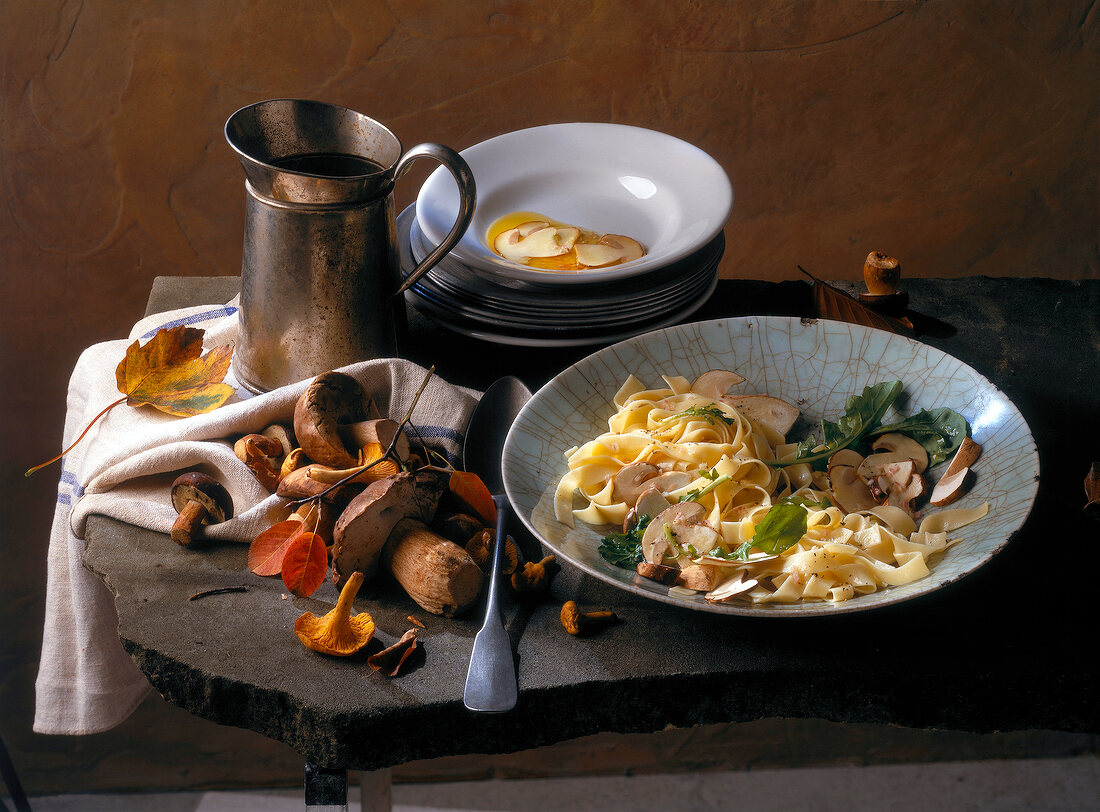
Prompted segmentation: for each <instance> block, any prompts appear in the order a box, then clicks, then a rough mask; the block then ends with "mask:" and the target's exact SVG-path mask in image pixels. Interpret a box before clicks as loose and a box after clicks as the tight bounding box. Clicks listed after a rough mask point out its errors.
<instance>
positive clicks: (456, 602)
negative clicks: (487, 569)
mask: <svg viewBox="0 0 1100 812" xmlns="http://www.w3.org/2000/svg"><path fill="white" fill-rule="evenodd" d="M382 555H383V560H384V561H385V562H386V566H387V567H388V568H389V570H390V572H391V573H392V574H393V577H394V578H395V579H397V582H398V583H399V584H401V586H402V587H403V588H404V590H405V592H407V593H408V595H409V597H410V598H412V599H413V600H414V601H416V603H417V604H418V605H419V606H420V607H421V608H422V609H425V610H426V611H428V612H431V613H432V614H433V615H442V616H443V617H454V616H455V615H460V614H462V613H463V612H465V611H466V610H467V609H469V608H470V607H471V606H473V604H474V602H475V601H476V600H477V596H478V595H479V594H480V593H481V585H482V584H483V583H484V580H485V576H484V575H483V573H482V572H481V568H480V567H478V565H477V564H476V563H474V560H473V558H471V557H470V554H469V553H468V552H466V551H465V550H464V549H462V548H461V547H459V546H458V545H457V544H455V543H454V542H453V541H448V540H447V539H445V538H443V537H442V536H440V535H439V534H437V533H434V532H432V530H431V528H429V527H428V525H426V524H425V523H424V522H422V521H420V520H418V519H412V518H405V519H402V520H401V521H399V522H398V523H397V524H396V525H395V526H394V528H393V530H392V531H391V532H390V537H389V539H387V541H386V546H385V547H384V548H383V553H382Z"/></svg>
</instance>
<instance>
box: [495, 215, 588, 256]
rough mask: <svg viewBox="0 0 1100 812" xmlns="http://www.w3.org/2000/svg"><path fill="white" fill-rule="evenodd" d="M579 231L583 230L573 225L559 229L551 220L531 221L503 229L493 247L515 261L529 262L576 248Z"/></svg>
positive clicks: (565, 252) (566, 252)
mask: <svg viewBox="0 0 1100 812" xmlns="http://www.w3.org/2000/svg"><path fill="white" fill-rule="evenodd" d="M536 226H541V227H536ZM580 233H581V232H580V229H578V228H574V227H572V226H567V227H565V228H557V227H555V226H552V225H550V224H549V223H539V222H537V221H530V222H528V223H521V224H520V225H519V226H517V227H516V228H510V229H508V230H507V231H504V232H502V233H501V234H500V235H499V236H498V237H497V238H496V240H494V241H493V249H494V250H495V251H496V252H497V253H498V254H500V255H501V256H502V257H504V258H505V259H510V260H512V261H513V262H526V261H527V260H529V259H531V258H532V257H559V256H561V255H562V254H568V253H569V252H570V251H571V250H572V249H573V245H574V243H575V242H576V241H577V238H578V237H579V236H580Z"/></svg>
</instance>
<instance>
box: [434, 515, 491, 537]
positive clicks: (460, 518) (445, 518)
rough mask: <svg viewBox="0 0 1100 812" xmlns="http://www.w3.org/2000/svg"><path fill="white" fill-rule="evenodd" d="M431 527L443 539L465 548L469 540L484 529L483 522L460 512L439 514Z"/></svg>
mask: <svg viewBox="0 0 1100 812" xmlns="http://www.w3.org/2000/svg"><path fill="white" fill-rule="evenodd" d="M431 527H432V530H434V531H435V532H437V533H439V535H441V536H443V538H445V539H450V540H451V541H453V542H454V543H455V544H461V545H463V546H465V545H466V543H467V542H469V541H470V539H472V538H473V537H474V536H476V535H477V534H478V533H480V532H481V531H482V530H484V529H485V522H483V521H481V519H479V518H477V517H476V516H471V515H470V514H469V513H463V512H461V511H457V512H452V513H446V514H444V513H442V512H441V513H440V514H437V515H436V517H435V518H434V519H432V522H431Z"/></svg>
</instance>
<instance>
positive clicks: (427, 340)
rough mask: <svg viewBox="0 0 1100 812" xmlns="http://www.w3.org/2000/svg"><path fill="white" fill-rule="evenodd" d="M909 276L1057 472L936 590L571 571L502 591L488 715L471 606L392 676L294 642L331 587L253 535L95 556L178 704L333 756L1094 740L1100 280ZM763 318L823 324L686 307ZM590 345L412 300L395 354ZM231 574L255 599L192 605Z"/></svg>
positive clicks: (160, 285)
mask: <svg viewBox="0 0 1100 812" xmlns="http://www.w3.org/2000/svg"><path fill="white" fill-rule="evenodd" d="M238 283H239V279H238V278H236V277H217V278H204V279H199V278H160V279H158V280H157V281H156V284H155V285H154V288H153V292H152V296H151V298H150V303H149V312H159V311H163V310H167V309H171V308H173V307H180V306H184V305H190V304H202V303H220V302H224V301H228V299H229V298H230V297H231V296H232V295H233V294H234V293H235V292H236V289H237V285H238ZM906 289H907V290H908V292H909V294H910V297H911V301H910V309H911V316H912V318H913V319H914V321H915V323H916V324H917V327H918V338H919V339H920V340H922V341H925V342H927V343H929V344H932V345H933V346H936V347H938V348H940V349H942V350H944V351H945V352H948V353H950V354H952V355H954V356H956V357H958V358H960V359H961V360H963V361H965V362H966V363H968V364H970V365H971V366H973V367H974V368H976V369H977V370H978V371H979V372H981V373H982V374H983V375H985V376H986V377H988V378H989V379H990V380H991V381H993V383H995V384H996V385H997V386H998V387H1000V388H1001V389H1002V390H1003V391H1004V392H1005V393H1006V394H1007V395H1008V397H1009V398H1010V399H1011V400H1012V401H1013V402H1014V403H1015V404H1016V405H1017V407H1018V408H1019V409H1020V411H1021V412H1022V413H1023V415H1024V417H1025V418H1026V420H1027V422H1028V424H1029V426H1030V427H1031V430H1032V433H1033V434H1034V436H1035V439H1036V442H1037V445H1038V449H1039V456H1040V470H1041V472H1042V473H1041V482H1040V487H1039V494H1038V499H1037V501H1036V504H1035V508H1034V511H1033V513H1032V515H1031V517H1030V519H1029V520H1028V522H1027V524H1026V525H1025V526H1024V528H1023V530H1022V531H1021V532H1020V533H1019V534H1017V537H1016V538H1015V539H1014V540H1013V541H1012V543H1010V544H1009V545H1008V546H1007V547H1006V548H1005V549H1004V550H1003V551H1002V552H1000V553H999V554H998V555H997V556H995V557H994V559H993V560H992V561H991V562H990V563H988V564H987V565H986V566H984V567H982V568H981V569H979V570H978V571H977V572H975V573H973V574H971V575H969V576H967V577H966V578H964V579H962V580H961V581H960V582H958V583H955V584H951V585H949V586H947V587H945V588H943V589H940V590H938V591H936V592H935V593H933V594H931V595H928V596H925V597H922V598H917V599H914V600H911V601H907V602H904V603H901V604H898V605H894V606H888V607H884V608H881V609H876V610H875V611H873V612H867V613H855V614H845V615H841V616H837V617H811V618H800V619H776V620H761V619H756V618H739V617H727V616H718V615H711V614H708V613H699V612H695V611H691V610H687V609H681V608H678V607H672V606H667V605H664V604H657V603H655V602H651V601H647V600H645V599H642V598H638V597H635V596H633V595H630V594H628V593H625V592H622V591H619V590H617V589H614V588H613V587H610V586H607V585H605V584H603V583H602V582H599V581H597V580H595V579H593V578H591V577H589V576H586V575H583V574H582V573H580V572H579V571H577V570H575V569H573V568H572V567H569V566H566V568H565V569H564V570H563V572H562V573H561V575H560V576H559V577H558V579H557V580H556V581H555V583H554V588H553V593H554V594H553V596H552V598H551V599H550V600H549V601H547V602H546V603H545V604H541V605H538V606H534V607H518V606H516V605H514V604H509V605H508V611H507V616H508V624H509V632H510V635H511V638H512V641H513V645H514V648H515V650H516V653H517V661H518V673H519V688H520V694H519V702H518V704H517V706H516V708H515V709H514V710H513V711H511V712H509V713H506V714H501V715H490V714H474V713H471V712H470V711H468V710H467V709H466V708H465V707H464V705H463V703H462V691H463V683H464V679H465V673H466V667H467V664H468V661H469V656H470V649H471V645H472V643H473V638H474V635H475V633H476V631H477V629H478V626H479V612H478V611H474V612H472V613H471V614H470V615H469V616H468V617H465V618H459V619H454V620H447V619H443V618H435V617H430V616H428V617H427V618H426V621H427V628H426V629H424V630H422V632H421V636H420V639H421V641H422V644H423V646H422V648H423V653H422V656H421V657H420V658H419V659H417V660H416V661H415V662H414V667H413V668H411V669H410V670H409V671H408V673H405V674H403V675H402V676H400V677H399V678H396V679H388V678H385V677H380V676H378V675H377V674H374V673H372V672H371V670H370V669H369V668H368V667H367V665H366V663H365V662H364V660H363V659H362V658H359V657H352V658H349V659H346V660H339V659H332V658H326V657H323V656H320V655H317V654H315V653H313V652H311V651H308V650H306V649H305V648H304V647H302V646H301V645H299V644H298V643H297V641H296V640H295V638H294V635H293V631H292V627H293V624H294V620H295V618H296V617H297V616H298V615H299V614H301V613H302V612H303V611H306V610H310V611H314V612H318V611H319V610H320V611H327V609H328V608H329V606H330V605H331V603H332V602H333V601H334V599H335V592H334V590H332V589H331V586H329V587H328V588H327V589H328V591H326V589H322V590H319V591H318V593H316V596H317V599H305V598H297V597H291V598H289V599H281V598H280V593H282V592H283V591H284V590H283V586H282V582H281V581H280V580H279V579H265V578H259V577H256V576H252V575H250V574H249V572H248V570H247V566H246V548H245V547H244V546H243V545H238V544H230V545H224V546H216V547H213V548H212V549H207V550H206V551H204V552H202V553H195V552H192V551H188V550H185V549H182V548H180V547H178V546H177V545H175V544H172V543H171V542H170V541H169V540H168V538H167V537H166V536H162V535H159V534H156V533H151V532H148V531H145V530H141V529H138V528H135V527H132V526H127V525H122V524H120V523H118V522H114V521H112V520H108V519H104V518H101V517H93V518H92V519H91V520H90V521H89V524H88V530H87V549H86V556H85V563H86V566H88V567H89V568H90V569H91V570H92V571H93V572H95V573H97V574H98V575H99V576H101V577H102V578H103V579H104V581H105V582H106V583H107V585H108V586H109V587H110V589H111V590H112V592H113V593H114V594H115V596H116V597H115V603H116V607H117V609H118V614H119V637H120V639H121V641H122V644H123V646H124V647H125V649H126V651H127V652H128V653H129V654H130V656H131V657H132V658H133V659H134V661H135V662H136V663H137V664H138V666H139V667H140V668H141V670H142V671H143V672H144V673H145V674H146V676H147V677H148V679H149V681H150V683H151V684H152V685H153V687H154V688H155V689H156V690H157V691H158V692H160V694H161V695H162V696H163V697H164V698H165V699H166V700H168V701H169V702H171V703H173V704H176V705H179V706H180V707H182V708H185V709H186V710H188V711H190V712H191V713H194V714H197V715H198V716H200V717H203V718H205V719H209V720H211V721H214V722H217V723H220V724H226V725H234V726H238V727H244V728H248V729H251V730H255V731H258V732H259V733H262V734H263V735H265V736H269V737H271V738H273V739H277V740H279V741H281V742H284V743H285V744H287V745H289V746H290V747H292V748H294V749H295V750H296V751H297V752H299V753H300V754H301V755H302V756H303V759H305V760H306V762H307V763H309V764H312V765H317V766H318V767H320V768H321V769H322V770H329V771H342V770H346V769H359V770H365V771H372V770H381V769H384V768H386V767H389V766H392V765H396V764H401V763H405V762H407V761H411V760H414V759H423V758H432V757H436V756H444V755H456V754H463V753H473V752H483V753H502V752H512V751H517V750H522V749H527V748H532V747H537V746H540V745H545V744H549V743H553V742H558V741H562V740H566V739H571V738H576V737H580V736H584V735H588V734H592V733H596V732H599V731H617V732H624V733H627V732H648V731H655V730H659V729H662V728H664V727H666V726H669V725H672V726H681V727H683V726H691V725H698V724H706V723H714V722H737V721H749V720H754V719H761V718H767V717H789V718H820V719H825V720H831V721H848V722H885V723H890V724H894V725H902V726H908V727H915V728H927V727H935V728H942V729H951V730H959V731H970V732H993V731H1009V730H1025V729H1048V730H1056V731H1069V732H1088V733H1096V732H1098V731H1100V704H1098V702H1097V699H1096V690H1095V685H1096V684H1097V682H1098V680H1097V677H1098V673H1097V666H1096V659H1095V658H1093V657H1091V656H1089V655H1088V652H1089V650H1091V649H1092V648H1093V646H1094V642H1095V622H1096V620H1097V611H1096V607H1097V600H1098V597H1097V590H1096V588H1095V584H1096V582H1097V580H1096V573H1097V572H1098V571H1100V568H1098V564H1100V522H1098V521H1097V520H1096V519H1095V518H1093V517H1091V516H1089V515H1087V514H1086V513H1085V512H1084V511H1083V510H1082V508H1083V505H1084V503H1085V497H1084V490H1083V485H1082V483H1083V479H1084V476H1085V474H1086V472H1087V471H1088V467H1089V465H1090V464H1091V462H1092V461H1093V460H1100V440H1098V439H1097V437H1098V436H1100V435H1098V433H1097V426H1098V425H1100V280H1081V281H1055V280H1048V279H991V278H968V279H955V280H945V279H913V280H907V281H906ZM748 314H772V315H798V316H809V315H811V302H810V296H809V286H808V285H807V284H805V283H802V282H780V283H765V282H748V281H733V280H724V281H722V282H721V283H720V284H719V286H718V288H717V290H716V291H715V293H714V294H713V296H712V297H711V298H710V300H709V301H708V302H707V303H706V305H705V306H704V307H703V308H702V309H701V310H700V311H699V312H697V313H696V314H695V315H694V316H693V317H692V318H693V319H706V318H717V317H724V316H733V315H748ZM592 349H593V348H565V349H561V348H555V349H547V350H540V349H532V348H528V347H510V346H500V345H495V344H490V343H485V342H483V341H479V340H477V339H473V338H467V337H465V336H460V335H455V334H453V333H450V332H448V331H446V330H445V329H442V328H440V327H438V326H436V325H434V324H433V323H432V322H431V321H430V320H428V319H427V318H425V317H424V316H422V315H420V314H417V313H416V312H415V311H410V320H409V336H408V338H407V339H406V341H405V342H404V343H403V345H402V348H401V352H402V354H403V355H405V356H406V357H409V358H411V359H412V360H415V361H417V362H419V363H422V364H425V365H429V364H433V363H434V364H436V367H437V374H438V375H439V376H440V377H441V378H443V379H444V380H448V381H450V382H452V383H457V384H463V385H468V386H473V387H477V388H484V387H485V386H487V385H488V383H489V382H490V381H491V380H492V379H493V378H495V377H496V376H497V375H500V374H504V373H514V374H517V375H519V376H520V377H521V378H523V379H524V380H525V381H526V382H527V383H528V385H529V386H531V387H532V389H535V388H537V387H539V386H540V385H541V384H543V383H544V382H545V381H546V380H548V379H549V378H550V377H552V376H553V375H554V374H556V373H557V372H559V371H560V370H561V369H563V368H564V367H565V366H567V365H568V364H570V363H571V362H573V361H575V360H577V359H579V358H581V357H583V356H584V355H586V354H588V352H590V351H591V350H592ZM525 541H526V543H527V544H530V543H532V540H531V539H526V540H525ZM239 584H247V585H248V591H247V592H243V593H228V594H222V595H217V596H212V597H209V598H205V599H203V600H197V601H190V600H188V598H189V596H191V595H192V594H194V593H196V592H199V591H202V590H209V589H212V588H216V587H220V586H235V585H239ZM329 591H331V592H332V594H329ZM568 599H575V600H577V601H578V602H579V603H580V604H581V605H583V606H603V607H608V608H611V609H613V610H614V611H615V612H616V613H617V614H618V615H619V616H620V617H621V618H622V619H623V621H624V622H623V623H621V624H619V625H617V626H615V627H612V628H610V629H607V630H605V631H604V632H602V633H601V634H599V635H598V636H596V637H592V638H586V639H577V638H573V637H570V636H568V635H566V634H564V633H563V631H562V629H561V626H560V624H559V620H558V609H559V607H560V605H561V603H562V602H563V601H565V600H568ZM357 607H358V608H359V609H360V611H362V610H366V611H369V612H370V613H371V614H372V615H373V616H374V618H375V621H376V623H377V626H378V629H379V637H380V638H381V639H382V641H383V642H385V643H389V642H391V641H392V640H393V639H395V638H396V637H397V636H399V635H400V633H401V632H403V631H404V630H405V629H406V628H408V626H409V624H408V622H407V620H406V616H407V615H409V614H410V613H411V612H414V611H416V610H417V607H416V606H415V605H414V604H413V603H412V602H411V600H409V599H408V598H407V597H405V596H404V595H403V593H401V592H400V590H399V588H397V587H394V586H392V585H389V584H386V583H380V584H376V585H373V586H372V587H371V588H370V589H366V588H365V589H364V591H363V592H362V593H361V597H360V599H359V600H358V601H357ZM417 614H418V616H419V617H421V618H424V617H425V615H424V613H423V612H417ZM307 783H308V782H307Z"/></svg>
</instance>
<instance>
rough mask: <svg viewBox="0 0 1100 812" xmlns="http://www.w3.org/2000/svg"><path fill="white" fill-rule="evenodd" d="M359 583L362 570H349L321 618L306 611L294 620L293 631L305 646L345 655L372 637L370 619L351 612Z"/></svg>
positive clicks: (372, 625)
mask: <svg viewBox="0 0 1100 812" xmlns="http://www.w3.org/2000/svg"><path fill="white" fill-rule="evenodd" d="M362 584H363V573H361V572H353V573H352V574H351V575H350V576H349V577H348V579H347V580H346V581H345V582H344V586H343V588H342V589H341V590H340V598H339V599H338V600H337V601H336V606H335V607H333V609H332V611H331V612H329V613H328V614H327V615H325V616H324V617H317V615H315V614H313V613H312V612H306V613H305V614H303V615H301V616H300V617H299V618H298V619H297V620H296V621H295V622H294V633H295V634H296V635H298V639H299V640H301V641H302V645H304V646H305V647H306V648H310V649H313V650H314V651H319V652H321V653H322V654H331V655H333V656H335V657H347V656H349V655H351V654H354V653H355V652H357V651H359V650H360V649H362V648H363V647H364V646H365V645H367V643H369V642H370V641H371V638H372V637H374V619H373V618H372V617H371V616H370V615H369V614H367V613H366V612H360V613H359V614H357V615H353V614H352V613H351V607H352V603H353V602H354V601H355V596H356V595H357V594H358V593H359V587H360V586H362Z"/></svg>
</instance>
